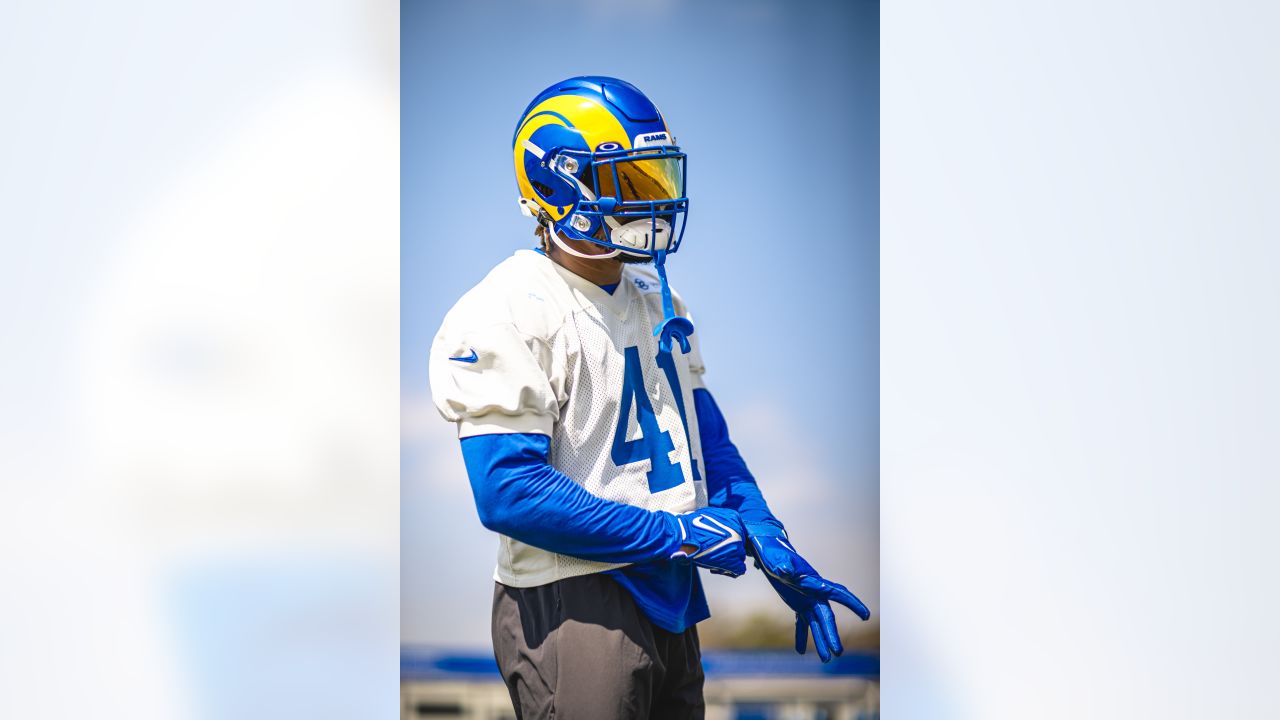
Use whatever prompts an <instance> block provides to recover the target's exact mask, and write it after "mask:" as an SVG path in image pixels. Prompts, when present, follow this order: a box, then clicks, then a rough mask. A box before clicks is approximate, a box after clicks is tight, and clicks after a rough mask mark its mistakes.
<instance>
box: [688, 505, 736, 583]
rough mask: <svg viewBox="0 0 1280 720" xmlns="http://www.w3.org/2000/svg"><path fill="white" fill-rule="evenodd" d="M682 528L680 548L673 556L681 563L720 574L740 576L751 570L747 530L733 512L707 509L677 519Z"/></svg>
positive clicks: (721, 509) (712, 508) (722, 509)
mask: <svg viewBox="0 0 1280 720" xmlns="http://www.w3.org/2000/svg"><path fill="white" fill-rule="evenodd" d="M674 517H675V519H676V522H677V523H678V524H679V525H680V549H679V550H677V551H676V552H674V553H672V554H671V559H672V560H675V561H677V562H692V563H693V564H695V565H699V566H701V567H704V568H708V569H710V570H711V572H713V573H715V574H717V575H728V576H729V577H738V576H739V575H741V574H743V573H745V572H746V571H747V562H746V557H747V548H746V544H745V541H744V540H743V538H744V537H746V534H747V531H746V528H744V527H743V526H742V518H740V517H738V513H736V512H734V511H733V510H726V509H724V508H716V507H704V508H702V509H701V510H694V511H693V512H691V513H686V514H684V515H676V516H674Z"/></svg>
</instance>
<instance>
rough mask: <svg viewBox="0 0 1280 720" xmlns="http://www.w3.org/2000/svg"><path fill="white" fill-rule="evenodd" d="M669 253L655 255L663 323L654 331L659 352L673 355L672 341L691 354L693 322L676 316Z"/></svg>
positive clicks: (682, 350) (681, 349)
mask: <svg viewBox="0 0 1280 720" xmlns="http://www.w3.org/2000/svg"><path fill="white" fill-rule="evenodd" d="M666 263H667V251H666V250H656V251H654V254H653V267H654V268H656V269H657V271H658V280H659V282H660V283H661V285H662V322H660V323H658V327H656V328H654V329H653V334H654V335H656V336H657V337H658V352H660V353H666V354H668V355H670V354H671V340H672V338H675V339H677V340H679V341H680V351H681V352H683V353H688V352H689V336H690V335H692V334H693V322H691V321H690V320H689V318H684V317H680V316H679V315H676V308H675V303H674V302H672V300H671V286H670V285H669V284H667V264H666Z"/></svg>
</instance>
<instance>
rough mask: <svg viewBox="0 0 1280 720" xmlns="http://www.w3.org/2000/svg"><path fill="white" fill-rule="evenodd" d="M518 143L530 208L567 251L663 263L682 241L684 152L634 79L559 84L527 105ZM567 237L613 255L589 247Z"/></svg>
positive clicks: (520, 177) (524, 205)
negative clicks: (568, 242)
mask: <svg viewBox="0 0 1280 720" xmlns="http://www.w3.org/2000/svg"><path fill="white" fill-rule="evenodd" d="M512 149H513V151H514V153H515V166H516V184H517V185H518V186H519V189H520V206H521V209H522V210H523V211H524V213H525V214H526V215H529V216H530V217H533V218H536V219H537V220H538V221H539V223H541V224H542V225H544V226H545V227H547V228H548V229H549V230H551V231H552V232H551V235H552V239H553V240H555V241H556V243H557V244H558V245H560V247H561V249H563V250H565V251H566V252H569V253H571V254H574V255H580V256H586V257H597V258H599V257H614V256H617V255H619V254H621V253H625V254H627V255H630V256H633V257H635V256H639V257H648V258H650V259H653V260H659V259H660V258H661V257H662V256H665V255H666V254H668V253H673V252H675V251H676V249H677V248H678V247H679V246H680V239H681V236H682V235H683V234H684V218H685V216H686V213H687V212H688V209H689V200H688V198H687V197H686V196H685V155H684V153H682V152H680V148H679V147H678V146H677V145H676V144H675V138H674V137H673V136H672V134H671V131H670V129H669V128H668V127H667V123H666V121H665V120H663V118H662V113H660V112H658V108H657V107H655V106H654V104H653V102H651V101H650V100H649V98H647V97H645V95H644V93H642V92H640V91H639V90H638V89H636V87H635V86H634V85H632V84H631V83H628V82H625V81H623V80H619V79H617V78H611V77H602V76H596V75H584V76H581V77H574V78H569V79H568V80H565V81H563V82H558V83H556V84H555V85H552V86H551V87H549V88H547V89H546V90H543V91H542V92H541V93H538V96H537V97H535V98H534V99H533V102H531V103H529V106H528V107H527V108H525V111H524V113H523V114H522V115H521V116H520V122H519V124H517V125H516V132H515V137H514V138H513V140H512ZM562 237H563V238H570V239H574V240H586V241H589V242H593V243H596V244H597V245H602V246H604V247H606V248H608V249H609V251H608V252H605V253H602V254H599V255H587V254H584V253H580V252H577V251H575V250H573V249H572V248H570V247H569V246H567V245H565V244H564V243H563V242H561V238H562Z"/></svg>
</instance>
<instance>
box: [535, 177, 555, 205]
mask: <svg viewBox="0 0 1280 720" xmlns="http://www.w3.org/2000/svg"><path fill="white" fill-rule="evenodd" d="M530 184H531V185H533V189H534V190H537V191H538V194H539V195H541V196H542V198H543V199H544V200H545V199H547V198H549V197H551V196H552V195H553V194H554V192H553V191H552V190H551V188H549V187H547V186H546V185H543V184H542V183H540V182H538V181H537V180H533V181H531V182H530Z"/></svg>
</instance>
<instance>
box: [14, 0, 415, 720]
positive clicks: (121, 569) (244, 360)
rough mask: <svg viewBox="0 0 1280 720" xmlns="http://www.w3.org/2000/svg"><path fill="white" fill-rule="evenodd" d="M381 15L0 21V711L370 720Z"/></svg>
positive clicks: (390, 445)
mask: <svg viewBox="0 0 1280 720" xmlns="http://www.w3.org/2000/svg"><path fill="white" fill-rule="evenodd" d="M398 14H399V8H398V6H397V5H396V4H395V3H390V4H387V3H381V4H379V3H376V2H374V3H370V2H347V1H345V0H318V1H317V2H290V1H287V0H286V1H284V2H269V3H264V2H238V1H236V0H232V1H231V2H226V3H217V4H216V5H207V4H191V3H183V4H176V5H175V4H172V3H167V2H159V1H147V0H143V1H140V2H130V3H124V4H111V5H102V4H99V3H92V2H71V3H58V4H56V5H46V4H41V3H0V90H2V93H3V94H2V97H3V101H0V104H2V105H3V108H4V109H3V111H2V112H0V243H2V245H0V246H2V248H3V255H4V262H3V263H0V332H2V333H3V337H4V346H5V350H4V352H3V353H0V430H2V432H0V545H3V547H4V548H5V551H4V556H3V557H4V561H3V562H4V564H3V569H4V581H3V582H4V587H5V589H4V591H3V592H0V717H5V718H59V719H61V718H71V717H86V716H92V717H102V718H116V717H119V718H129V719H130V720H138V719H140V718H155V719H157V720H160V719H164V720H170V719H173V718H197V719H205V718H217V719H222V718H235V719H237V720H243V719H245V718H281V717H308V718H351V717H390V716H392V715H393V714H394V713H395V712H396V701H395V700H394V699H392V697H393V694H394V690H395V683H396V678H397V677H398V666H397V662H396V660H397V654H396V652H395V649H396V648H398V632H399V628H398V604H399V592H398V590H399V583H398V577H399V563H398V554H399V528H398V513H397V510H398V472H397V471H398V463H397V458H398V435H399V432H398V422H397V419H398V416H399V415H398V408H399V393H398V377H399V372H398V370H399V369H398V364H397V357H398V350H397V348H398V344H397V341H398V327H397V317H398V308H399V297H398V287H397V284H398V275H397V260H398V247H399V245H398V227H397V215H398V205H399V192H398V186H397V183H398V178H397V169H398V152H399V117H398V114H397V106H398V105H397V103H398V101H397V97H398V90H399V88H398V74H399V66H398V52H397V48H398V42H399V35H398Z"/></svg>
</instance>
